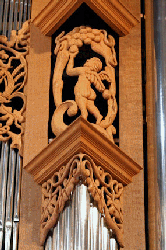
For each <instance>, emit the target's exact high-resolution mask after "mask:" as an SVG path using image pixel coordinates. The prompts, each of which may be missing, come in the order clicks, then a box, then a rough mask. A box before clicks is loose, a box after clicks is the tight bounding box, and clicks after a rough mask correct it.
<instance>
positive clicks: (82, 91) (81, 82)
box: [66, 53, 105, 124]
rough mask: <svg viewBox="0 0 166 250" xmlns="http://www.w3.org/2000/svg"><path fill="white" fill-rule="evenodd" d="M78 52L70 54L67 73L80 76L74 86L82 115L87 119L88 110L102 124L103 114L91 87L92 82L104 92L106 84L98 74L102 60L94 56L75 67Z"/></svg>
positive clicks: (97, 122)
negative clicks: (96, 103)
mask: <svg viewBox="0 0 166 250" xmlns="http://www.w3.org/2000/svg"><path fill="white" fill-rule="evenodd" d="M75 56H76V54H74V53H73V54H72V53H71V54H70V59H69V62H68V64H67V69H66V73H67V74H68V75H69V76H79V78H78V81H77V83H76V86H75V88H74V94H75V101H76V103H77V105H78V107H79V108H80V110H81V115H82V116H83V118H84V119H86V120H87V117H88V111H89V112H90V113H91V114H92V115H94V117H95V118H96V124H100V122H101V120H102V118H103V117H102V115H101V114H100V111H99V110H98V108H97V107H96V106H95V104H94V100H95V99H96V93H95V91H94V90H93V89H92V88H91V84H93V85H94V86H95V88H96V89H97V90H98V91H99V92H101V93H103V92H104V91H105V86H104V84H103V83H102V81H101V78H100V74H97V73H98V72H100V71H101V69H102V62H101V61H100V59H99V58H97V57H93V58H91V59H88V60H87V61H86V63H85V64H84V65H83V67H77V68H74V57H75Z"/></svg>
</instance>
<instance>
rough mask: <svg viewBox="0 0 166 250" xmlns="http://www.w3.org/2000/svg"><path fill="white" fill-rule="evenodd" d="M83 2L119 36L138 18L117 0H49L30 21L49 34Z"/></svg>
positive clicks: (133, 24) (135, 22)
mask: <svg viewBox="0 0 166 250" xmlns="http://www.w3.org/2000/svg"><path fill="white" fill-rule="evenodd" d="M83 2H84V3H86V4H87V5H88V6H89V7H90V8H91V9H92V10H94V12H96V13H97V14H98V15H99V16H100V17H101V18H102V19H103V20H104V21H105V22H106V23H107V24H108V25H109V26H110V27H111V28H112V29H113V30H114V31H115V32H117V33H118V34H119V35H120V36H123V35H127V34H128V33H129V32H130V30H131V28H133V27H134V26H135V25H136V24H137V23H138V20H137V19H136V18H135V17H134V16H133V15H132V14H131V13H130V12H129V11H128V10H127V9H126V8H125V7H124V6H123V5H122V4H121V3H120V2H119V1H117V0H102V1H101V0H58V1H50V2H49V3H48V4H47V6H46V7H45V8H44V9H43V10H42V11H41V12H40V13H39V14H38V15H37V17H35V18H34V20H32V22H33V23H34V25H36V26H37V27H39V28H40V29H41V32H42V33H43V34H44V35H48V36H51V35H52V34H53V33H54V32H55V31H56V30H57V29H58V28H59V27H60V26H61V25H62V24H63V23H64V22H65V21H66V20H67V18H68V17H69V16H71V15H72V13H73V12H74V11H75V10H76V9H77V8H78V7H79V6H80V5H81V4H82V3H83Z"/></svg>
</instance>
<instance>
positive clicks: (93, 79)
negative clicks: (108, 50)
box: [86, 71, 105, 92]
mask: <svg viewBox="0 0 166 250" xmlns="http://www.w3.org/2000/svg"><path fill="white" fill-rule="evenodd" d="M86 78H87V79H88V81H90V83H93V84H94V86H95V88H96V89H97V90H98V91H99V92H103V91H104V90H105V86H104V84H103V83H102V81H101V78H100V76H99V74H97V73H96V72H93V71H87V72H86Z"/></svg>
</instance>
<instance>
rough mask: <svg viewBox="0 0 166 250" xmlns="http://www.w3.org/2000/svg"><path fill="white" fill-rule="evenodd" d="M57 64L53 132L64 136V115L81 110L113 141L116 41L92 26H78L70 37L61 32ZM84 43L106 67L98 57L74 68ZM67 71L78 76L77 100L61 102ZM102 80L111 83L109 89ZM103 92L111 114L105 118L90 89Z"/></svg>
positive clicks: (82, 113)
mask: <svg viewBox="0 0 166 250" xmlns="http://www.w3.org/2000/svg"><path fill="white" fill-rule="evenodd" d="M55 43H56V47H55V51H54V53H55V55H56V63H55V68H54V76H53V95H54V101H55V106H56V110H55V112H54V114H53V117H52V122H51V125H52V131H53V133H54V134H55V135H56V136H57V135H59V134H60V133H62V132H63V131H64V130H65V129H66V128H67V125H66V124H65V123H64V121H63V115H64V113H65V112H67V115H68V116H74V115H76V114H77V112H78V109H80V111H81V115H82V116H83V118H84V119H86V120H87V117H88V113H91V114H92V115H93V116H94V117H95V119H96V123H95V124H93V125H94V126H95V127H96V128H97V129H99V130H100V131H101V132H102V133H104V134H105V135H106V136H107V137H109V138H110V139H111V141H113V134H115V133H116V129H115V127H114V126H113V125H112V123H113V121H114V119H115V117H116V113H117V102H116V98H115V95H116V83H115V67H116V65H117V61H116V53H115V48H114V46H115V40H114V38H113V37H112V36H111V35H107V32H106V31H105V30H98V29H92V28H90V27H84V26H81V27H76V28H74V29H73V30H72V31H71V32H69V33H68V34H66V35H65V34H64V32H62V33H61V34H60V35H59V36H58V37H57V38H56V39H55ZM84 44H86V45H90V48H91V49H92V50H93V51H95V52H96V53H98V54H99V55H101V56H102V57H103V58H104V59H105V64H106V66H105V68H104V70H102V71H101V69H102V62H101V60H100V59H99V58H97V57H93V58H90V59H88V60H87V61H86V62H85V64H84V65H83V66H82V67H74V58H75V57H76V56H77V54H78V53H79V48H80V47H82V46H83V45H84ZM65 68H66V73H67V75H69V76H71V77H72V76H78V81H77V83H76V85H75V87H74V94H75V100H67V101H65V102H62V90H63V84H64V83H63V79H62V74H63V71H64V69H65ZM103 80H105V81H107V82H108V86H109V87H108V89H107V88H106V87H105V85H104V82H103ZM92 85H93V86H94V88H95V89H96V90H97V91H98V92H100V93H102V97H103V98H104V99H105V100H107V106H108V112H107V115H106V117H103V116H102V115H101V114H100V111H99V109H98V108H97V107H96V106H95V103H94V101H95V99H96V93H95V91H94V90H93V89H92V87H91V86H92Z"/></svg>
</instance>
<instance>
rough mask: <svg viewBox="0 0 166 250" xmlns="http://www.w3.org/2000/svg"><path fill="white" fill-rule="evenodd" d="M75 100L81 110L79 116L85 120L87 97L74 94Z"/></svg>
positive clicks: (86, 116) (86, 115)
mask: <svg viewBox="0 0 166 250" xmlns="http://www.w3.org/2000/svg"><path fill="white" fill-rule="evenodd" d="M75 101H76V103H77V105H78V107H79V109H80V111H81V116H82V117H83V118H84V119H85V120H87V118H88V111H87V98H85V97H83V96H81V95H78V96H76V95H75Z"/></svg>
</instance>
